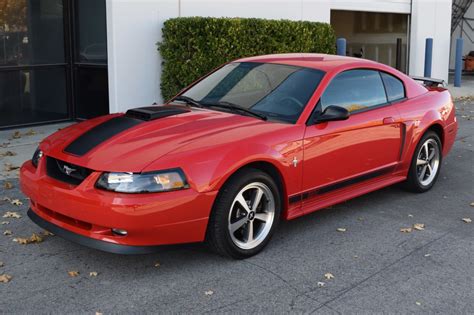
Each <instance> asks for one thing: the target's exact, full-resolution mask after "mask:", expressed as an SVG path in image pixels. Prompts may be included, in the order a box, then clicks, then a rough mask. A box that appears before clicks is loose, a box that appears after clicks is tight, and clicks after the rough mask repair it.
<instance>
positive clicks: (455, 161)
mask: <svg viewBox="0 0 474 315" xmlns="http://www.w3.org/2000/svg"><path fill="white" fill-rule="evenodd" d="M457 107H458V121H459V122H460V130H459V135H458V140H457V141H456V144H455V146H454V149H453V151H452V152H451V154H450V155H449V156H448V158H447V159H446V160H445V161H444V162H443V169H442V173H441V176H440V178H439V181H438V183H437V185H436V186H435V187H434V189H433V190H431V191H430V192H428V193H425V194H411V193H407V192H404V191H402V190H400V189H399V188H397V187H390V188H386V189H383V190H380V191H377V192H374V193H371V194H369V195H366V196H363V197H360V198H357V199H354V200H351V201H349V202H346V203H344V204H340V205H337V206H334V207H333V208H332V209H325V210H321V211H319V212H316V213H314V214H312V215H309V216H305V217H302V218H299V219H297V220H294V221H290V222H284V223H283V224H281V226H280V228H279V230H278V231H277V233H276V235H275V237H274V238H273V240H272V242H271V243H270V245H269V246H268V247H267V248H266V250H265V251H263V252H262V253H261V254H259V255H258V256H256V257H253V258H250V259H247V260H242V261H233V260H228V259H224V258H221V257H219V256H216V255H214V254H212V253H211V252H209V251H208V249H207V248H206V247H205V246H204V245H199V244H198V245H186V246H179V247H173V248H167V249H164V250H163V251H161V252H159V253H157V254H152V255H144V256H118V255H113V254H107V253H102V252H99V251H95V250H91V249H88V248H85V247H81V246H79V245H76V244H73V243H70V242H68V241H65V240H63V239H61V238H59V237H53V236H50V237H46V238H45V239H44V240H43V242H41V243H38V244H36V243H33V244H28V245H20V244H18V243H17V242H14V241H13V239H14V238H26V237H30V236H31V235H32V233H38V232H40V231H41V229H40V228H39V227H37V226H36V225H35V224H33V223H32V222H30V220H29V219H28V218H27V217H26V210H27V200H25V199H24V198H25V197H24V196H23V195H22V194H21V192H19V191H18V181H17V180H16V179H8V180H3V181H2V180H0V184H1V188H0V196H1V198H0V200H1V199H3V198H4V197H9V198H10V199H19V200H20V201H22V202H23V205H21V206H15V205H12V204H11V203H10V202H9V201H0V215H2V214H4V213H6V212H7V211H16V212H17V213H19V214H20V215H21V216H22V217H21V218H19V219H16V218H1V217H0V221H8V222H9V224H4V225H0V231H1V234H0V261H2V262H3V264H4V266H3V267H0V275H1V274H8V275H10V276H11V277H12V278H11V280H10V281H9V282H8V283H0V301H1V302H0V312H6V313H66V312H68V313H69V312H73V313H95V312H101V313H104V314H107V313H112V312H114V313H115V312H119V313H120V312H122V313H124V312H127V313H129V312H146V313H151V312H160V313H168V312H174V313H190V312H193V313H194V312H199V313H202V312H213V313H214V312H216V313H231V312H232V313H234V312H236V313H247V312H258V313H288V312H303V313H310V312H316V313H380V312H385V313H408V312H418V313H421V312H423V313H426V312H430V313H431V312H433V313H448V314H454V313H473V312H474V266H473V263H474V223H465V222H463V221H462V220H461V219H462V218H471V219H473V220H474V207H472V206H470V204H471V203H472V202H474V152H473V151H474V147H473V145H474V103H473V102H468V101H464V102H459V103H457ZM42 128H43V131H41V130H40V131H39V132H42V134H41V135H31V136H30V137H32V138H31V139H33V140H35V139H36V140H37V139H39V138H41V136H44V135H45V134H46V133H48V132H50V131H54V130H52V129H51V127H49V128H50V129H48V127H42ZM37 129H38V128H35V130H37ZM22 132H25V130H23V131H22ZM7 133H8V135H11V134H12V133H13V131H6V132H2V137H3V138H8V137H6V136H5V135H6V134H7ZM24 137H28V136H24ZM22 139H24V138H22ZM28 139H30V138H28ZM33 140H32V141H30V142H32V143H30V144H29V147H27V146H24V147H22V145H21V143H19V144H18V145H17V146H16V147H12V146H11V145H5V146H6V147H7V146H10V147H9V148H0V152H5V151H6V150H10V149H11V150H15V148H16V149H18V150H20V151H22V152H23V153H22V154H23V155H22V156H26V155H28V157H29V155H30V154H31V153H32V150H34V146H35V144H34V142H35V141H33ZM12 141H16V140H12ZM1 144H2V143H1V141H0V145H1ZM28 148H29V149H28ZM28 150H30V152H26V151H28ZM27 153H28V154H27ZM7 159H8V161H10V163H19V162H20V161H19V158H18V156H17V158H15V157H8V158H0V163H1V164H3V163H4V162H6V161H7ZM15 159H16V160H15ZM2 167H3V166H2ZM14 174H15V171H11V172H4V173H3V176H4V177H11V176H14ZM6 181H8V182H9V183H11V184H12V185H13V188H12V189H5V188H4V185H5V182H6ZM416 223H421V224H424V225H425V229H424V230H422V231H418V230H413V231H412V232H411V233H402V232H400V229H401V228H406V227H411V226H413V225H414V224H416ZM338 228H345V229H346V232H338V231H337V229H338ZM6 230H10V231H11V232H12V235H3V233H4V232H5V231H6ZM7 234H8V233H7ZM157 263H159V266H158V265H157ZM155 265H157V266H155ZM69 271H78V272H79V275H78V276H76V277H71V276H70V275H69V274H68V272H69ZM90 272H97V276H95V277H94V276H90ZM327 273H330V274H332V275H333V276H334V278H332V279H326V278H325V274H327Z"/></svg>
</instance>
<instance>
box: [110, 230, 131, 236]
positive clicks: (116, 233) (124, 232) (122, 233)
mask: <svg viewBox="0 0 474 315" xmlns="http://www.w3.org/2000/svg"><path fill="white" fill-rule="evenodd" d="M112 233H114V234H115V235H119V236H127V234H128V232H127V231H125V230H124V229H112Z"/></svg>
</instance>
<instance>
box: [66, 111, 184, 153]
mask: <svg viewBox="0 0 474 315" xmlns="http://www.w3.org/2000/svg"><path fill="white" fill-rule="evenodd" d="M189 111H190V110H189V109H188V108H186V107H183V106H172V105H167V106H148V107H140V108H134V109H130V110H128V111H127V113H126V114H125V115H124V116H119V117H115V118H112V119H110V120H107V121H106V122H104V123H102V124H100V125H97V126H95V127H93V128H92V129H90V130H88V131H86V132H85V133H84V134H82V135H81V136H79V138H77V139H76V140H74V141H73V142H71V143H70V144H69V145H68V146H67V147H66V149H64V152H66V153H70V154H74V155H77V156H82V155H84V154H86V153H87V152H89V151H90V150H92V149H93V148H95V147H96V146H98V145H99V144H101V143H102V142H104V141H106V140H108V139H110V138H112V137H113V136H115V135H117V134H119V133H121V132H122V131H125V130H127V129H129V128H132V127H134V126H136V125H138V124H141V123H144V122H146V121H150V120H155V119H159V118H164V117H168V116H172V115H178V114H182V113H186V112H189Z"/></svg>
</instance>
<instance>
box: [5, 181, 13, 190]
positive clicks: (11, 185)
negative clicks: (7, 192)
mask: <svg viewBox="0 0 474 315" xmlns="http://www.w3.org/2000/svg"><path fill="white" fill-rule="evenodd" d="M3 188H5V189H12V188H13V184H12V183H10V182H5V183H3Z"/></svg>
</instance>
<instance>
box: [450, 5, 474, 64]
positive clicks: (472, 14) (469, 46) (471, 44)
mask: <svg viewBox="0 0 474 315" xmlns="http://www.w3.org/2000/svg"><path fill="white" fill-rule="evenodd" d="M464 16H465V17H466V18H471V19H474V3H473V4H471V6H470V7H469V9H468V10H467V12H466V14H465V15H464ZM467 23H470V25H471V26H472V27H473V28H474V20H472V21H467V22H464V30H465V31H466V33H467V34H468V36H469V37H470V38H469V37H468V36H466V34H465V33H464V34H462V38H464V45H463V53H462V55H463V56H465V55H467V54H468V53H469V52H470V51H473V50H474V30H472V29H471V28H470V27H469V25H467ZM460 36H461V24H459V25H458V27H456V29H455V30H454V33H453V36H452V40H451V57H450V60H449V68H450V69H454V63H455V59H456V39H457V38H459V37H460Z"/></svg>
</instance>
